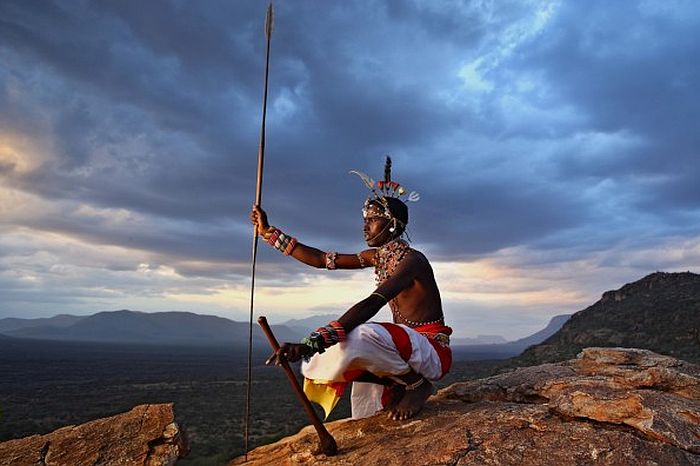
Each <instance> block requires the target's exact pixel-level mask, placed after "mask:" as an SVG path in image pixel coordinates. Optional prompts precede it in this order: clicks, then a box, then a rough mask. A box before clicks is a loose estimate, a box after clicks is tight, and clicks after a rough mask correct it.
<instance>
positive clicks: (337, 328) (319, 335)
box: [301, 320, 347, 353]
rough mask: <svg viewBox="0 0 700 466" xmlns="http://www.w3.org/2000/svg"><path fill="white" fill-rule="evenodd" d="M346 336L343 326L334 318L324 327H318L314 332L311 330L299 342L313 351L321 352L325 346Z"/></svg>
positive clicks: (331, 344) (342, 339) (338, 341)
mask: <svg viewBox="0 0 700 466" xmlns="http://www.w3.org/2000/svg"><path fill="white" fill-rule="evenodd" d="M346 338H347V335H346V333H345V327H343V324H341V323H340V322H338V321H337V320H334V321H333V322H330V323H329V324H328V325H326V326H324V327H319V328H318V329H316V331H315V332H311V333H310V334H309V336H308V337H304V338H303V339H302V340H301V343H302V344H304V345H306V346H308V347H309V348H311V350H312V351H313V353H323V352H324V351H325V350H326V348H328V347H330V346H333V345H335V344H336V343H340V342H341V341H345V340H346Z"/></svg>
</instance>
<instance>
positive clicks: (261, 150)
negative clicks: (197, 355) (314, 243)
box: [244, 2, 272, 461]
mask: <svg viewBox="0 0 700 466" xmlns="http://www.w3.org/2000/svg"><path fill="white" fill-rule="evenodd" d="M265 37H266V39H267V48H266V52H265V90H264V91H263V107H262V124H261V125H260V146H259V147H258V176H257V184H256V187H255V205H256V206H260V203H261V202H262V183H263V166H264V162H265V119H266V117H267V81H268V76H269V71H270V40H271V39H272V2H270V5H269V6H268V7H267V14H266V15H265ZM257 258H258V232H257V231H256V227H255V226H254V227H253V259H252V267H251V268H252V270H251V274H250V276H251V280H250V319H249V322H248V381H247V382H248V383H247V389H246V398H245V434H244V439H245V440H244V444H245V459H246V461H248V432H249V426H250V394H251V388H252V380H253V307H254V306H253V303H254V300H255V263H256V261H257Z"/></svg>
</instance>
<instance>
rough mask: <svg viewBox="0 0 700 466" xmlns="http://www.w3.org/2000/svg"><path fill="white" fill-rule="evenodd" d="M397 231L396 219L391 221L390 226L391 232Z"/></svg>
mask: <svg viewBox="0 0 700 466" xmlns="http://www.w3.org/2000/svg"><path fill="white" fill-rule="evenodd" d="M395 231H396V219H394V220H392V222H391V228H389V232H390V233H393V232H395Z"/></svg>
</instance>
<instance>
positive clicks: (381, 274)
mask: <svg viewBox="0 0 700 466" xmlns="http://www.w3.org/2000/svg"><path fill="white" fill-rule="evenodd" d="M409 249H411V247H410V246H409V245H408V243H407V242H406V241H404V240H402V239H401V238H397V239H395V240H393V241H389V242H388V243H386V244H384V245H382V246H380V247H379V248H377V253H376V256H375V264H376V265H375V266H374V274H375V275H376V279H377V285H381V284H382V283H384V281H385V280H386V279H387V278H389V277H391V275H392V274H393V273H394V270H396V267H397V266H398V265H399V262H401V261H402V260H403V258H404V257H405V256H406V252H408V250H409Z"/></svg>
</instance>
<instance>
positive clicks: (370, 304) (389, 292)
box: [267, 253, 420, 364]
mask: <svg viewBox="0 0 700 466" xmlns="http://www.w3.org/2000/svg"><path fill="white" fill-rule="evenodd" d="M419 270H420V263H419V261H418V258H417V257H416V256H415V255H414V254H410V253H409V255H408V256H407V257H405V258H404V260H402V261H401V263H400V264H399V265H398V266H397V267H396V270H395V271H394V273H393V274H392V275H391V277H389V278H388V279H386V280H385V281H384V282H383V283H382V284H381V285H380V286H379V287H377V289H376V290H375V291H374V292H373V293H372V294H370V295H369V296H368V297H366V298H365V299H363V300H362V301H360V302H358V303H357V304H355V305H354V306H352V307H351V308H350V309H348V310H347V312H345V314H343V315H342V316H341V317H339V318H338V321H337V322H339V323H340V324H341V325H342V327H343V329H344V331H345V333H346V334H347V333H350V331H351V330H353V329H354V328H355V327H357V326H358V325H360V324H363V323H365V322H367V321H368V320H369V319H371V318H372V317H374V316H375V315H376V314H377V312H379V310H380V309H381V308H382V307H384V305H385V304H386V303H387V302H389V301H390V300H392V299H394V298H395V297H396V296H397V295H398V294H399V293H401V291H403V290H405V289H406V288H408V287H409V286H411V284H412V283H413V280H414V279H415V278H416V276H417V274H418V272H419ZM312 354H313V350H312V349H311V347H310V346H308V345H306V344H299V343H284V344H283V345H282V346H280V348H279V349H278V350H277V352H276V353H275V354H273V355H272V356H271V357H270V358H269V359H268V361H267V364H274V363H277V361H278V359H279V358H280V356H282V357H284V358H286V359H287V360H288V361H290V362H294V361H298V360H299V359H301V358H302V357H304V356H311V355H312Z"/></svg>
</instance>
